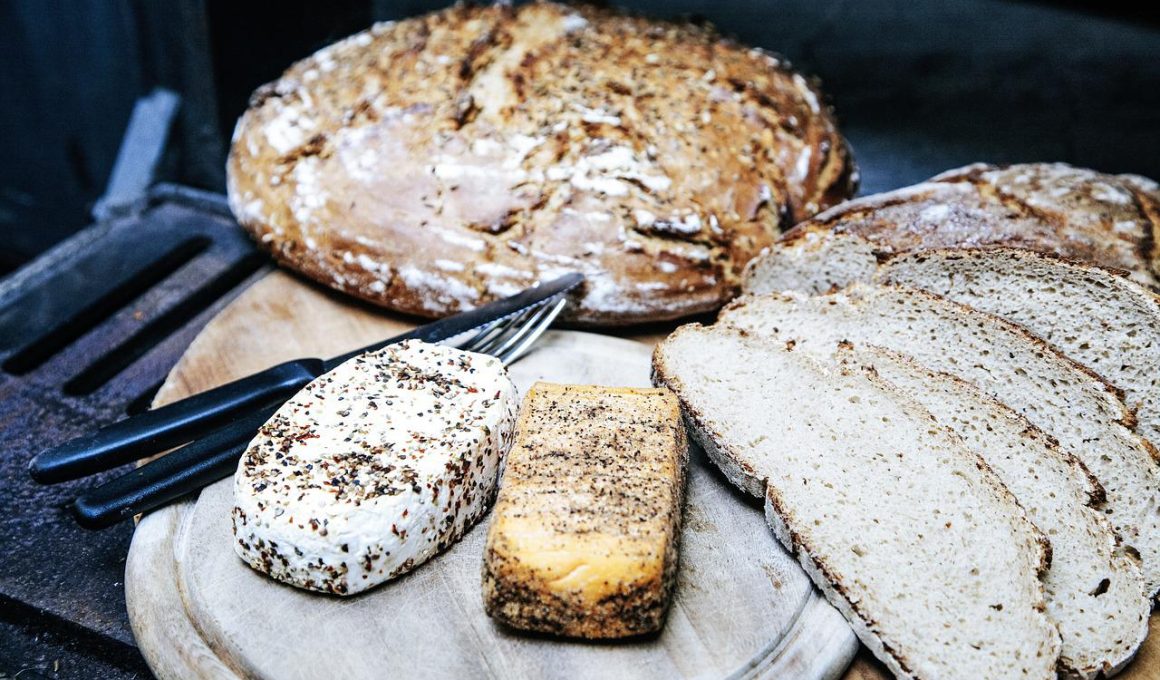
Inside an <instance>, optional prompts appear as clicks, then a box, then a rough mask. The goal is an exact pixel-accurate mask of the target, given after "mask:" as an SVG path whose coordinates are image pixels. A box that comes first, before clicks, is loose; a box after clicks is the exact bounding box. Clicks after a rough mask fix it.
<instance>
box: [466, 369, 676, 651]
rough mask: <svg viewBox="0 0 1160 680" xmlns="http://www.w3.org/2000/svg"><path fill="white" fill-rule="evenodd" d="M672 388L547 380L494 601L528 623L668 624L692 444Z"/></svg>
mask: <svg viewBox="0 0 1160 680" xmlns="http://www.w3.org/2000/svg"><path fill="white" fill-rule="evenodd" d="M685 436H686V435H685V428H684V425H683V424H682V422H681V415H680V406H679V404H678V402H677V399H676V397H675V396H674V395H673V394H672V393H671V392H669V391H668V390H667V389H635V388H608V387H591V386H583V385H553V384H549V383H537V384H536V386H535V387H534V388H533V389H532V391H531V392H530V393H529V394H528V397H527V398H526V400H525V402H524V406H523V408H522V410H521V412H520V418H519V421H518V423H517V425H516V442H515V444H514V445H513V447H512V450H511V452H510V453H509V455H508V460H507V468H506V470H505V472H504V480H503V484H502V485H501V489H500V493H499V498H498V500H497V501H496V508H495V513H494V515H493V519H492V524H491V526H490V527H489V531H488V537H487V543H486V545H485V548H484V560H483V599H484V606H485V609H486V611H487V613H488V615H489V616H491V617H493V618H495V619H496V620H498V621H502V622H503V623H505V624H507V625H510V626H513V627H515V628H519V629H522V630H531V631H538V632H543V633H551V634H555V635H564V636H569V637H582V638H619V637H627V636H632V635H640V634H644V633H649V632H653V631H656V630H659V629H660V628H661V626H662V625H663V623H664V618H665V613H666V611H667V609H668V605H669V600H670V599H671V596H672V592H673V587H674V585H675V583H676V574H677V562H678V559H677V553H678V541H679V538H680V524H681V511H682V507H681V506H682V503H683V498H684V486H685V474H686V473H685V468H686V465H687V463H688V443H687V441H686V438H685Z"/></svg>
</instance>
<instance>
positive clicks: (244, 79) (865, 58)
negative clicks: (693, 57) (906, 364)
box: [0, 0, 1160, 273]
mask: <svg viewBox="0 0 1160 680" xmlns="http://www.w3.org/2000/svg"><path fill="white" fill-rule="evenodd" d="M444 4H446V3H445V2H438V1H430V0H428V1H423V0H401V1H397V2H392V1H389V0H331V1H329V2H303V1H301V0H298V1H285V2H230V1H227V0H171V1H168V2H151V1H148V0H88V1H82V0H74V1H71V2H65V1H64V0H0V144H2V147H0V148H2V149H3V153H2V154H0V273H3V272H5V271H8V270H11V269H13V268H15V267H17V266H19V265H20V264H22V263H24V262H26V261H28V260H29V259H31V258H33V257H35V256H36V255H37V254H38V253H40V252H42V251H43V250H45V249H46V248H48V247H50V246H51V245H52V244H53V243H56V242H57V241H59V240H61V239H63V238H65V237H67V236H68V235H69V234H71V233H73V232H74V231H76V230H78V229H80V228H82V227H83V226H85V224H87V223H88V221H89V219H90V218H89V212H90V210H91V209H92V206H93V203H94V201H95V200H96V199H97V198H98V196H100V195H101V193H102V191H103V189H104V186H105V183H106V181H107V180H108V177H109V173H110V170H111V168H112V166H113V162H114V160H115V158H116V154H117V149H118V146H119V143H120V140H121V136H122V134H123V132H124V129H125V126H126V123H127V122H128V120H129V116H130V113H131V111H132V108H133V104H134V101H135V100H136V99H137V98H138V97H141V96H143V95H145V94H147V93H149V92H150V91H151V90H152V89H153V88H154V87H158V86H161V87H166V88H169V89H172V90H174V91H176V92H178V93H179V94H180V95H181V96H182V98H183V100H182V106H181V109H180V112H179V117H178V121H177V124H176V126H175V128H174V129H173V131H172V134H171V137H170V144H169V147H168V151H167V153H166V155H165V158H164V161H163V163H162V167H161V170H162V173H161V174H162V177H163V178H164V179H168V180H171V181H177V182H182V183H185V184H190V185H193V186H197V187H201V188H205V189H211V190H216V191H220V190H222V186H223V162H224V161H223V159H224V154H225V151H226V146H227V143H228V139H229V136H230V132H231V130H232V127H233V122H234V120H235V119H236V118H237V116H238V114H239V113H240V112H241V111H242V110H243V109H244V107H245V104H246V100H247V98H248V96H249V93H250V92H251V91H252V90H253V89H254V88H255V87H256V86H258V85H260V84H261V83H264V82H266V81H269V80H271V79H273V78H275V77H277V76H278V74H279V73H280V72H281V71H282V70H283V69H284V68H285V67H286V66H287V65H288V64H289V63H290V62H292V61H293V60H295V59H297V58H300V57H302V56H305V55H307V54H309V53H310V52H311V51H313V50H314V49H316V48H318V47H320V46H322V45H324V44H327V43H329V42H332V41H333V40H335V39H337V38H340V37H342V36H345V35H347V34H349V33H352V32H354V31H357V30H359V29H361V28H364V27H366V26H367V25H369V24H370V23H371V22H372V21H374V20H384V19H393V18H398V17H403V16H408V15H412V14H416V13H419V12H423V11H428V10H430V9H433V8H435V7H438V6H441V5H444ZM615 4H621V5H624V6H626V7H629V8H630V9H633V10H637V11H642V12H646V13H650V14H654V15H658V16H664V17H673V16H678V15H698V16H702V17H705V18H708V19H709V20H711V21H712V22H714V23H715V24H717V25H718V26H719V27H720V28H721V30H722V31H723V32H725V33H728V34H732V35H735V36H737V37H738V38H740V39H741V40H742V41H745V42H748V43H751V44H756V45H760V46H762V47H766V48H769V49H771V50H774V51H776V52H780V53H781V54H783V55H785V56H787V57H789V58H790V59H791V60H792V61H793V62H794V63H795V64H796V65H797V66H798V67H799V68H801V69H803V70H805V71H806V72H808V73H810V74H813V75H816V76H818V77H820V78H821V79H822V80H823V85H824V88H825V91H826V92H827V93H828V95H829V96H830V98H831V100H832V102H833V104H834V105H835V107H836V108H837V112H838V115H839V118H840V120H841V122H842V124H843V131H844V132H845V133H846V134H847V136H848V137H849V138H850V140H851V142H852V143H853V146H854V149H855V152H856V153H857V155H858V159H859V161H860V163H861V166H862V169H863V185H862V186H863V193H870V192H875V191H880V190H884V189H889V188H893V187H896V186H900V185H903V184H907V183H911V182H915V181H918V180H921V179H923V178H925V177H928V176H930V175H932V174H934V173H936V172H939V171H941V170H943V169H946V168H949V167H953V166H956V165H961V164H964V163H967V162H971V161H976V160H986V161H995V162H1008V161H1029V160H1062V161H1068V162H1072V163H1076V164H1079V165H1085V166H1089V167H1093V168H1096V169H1099V170H1103V171H1108V172H1135V173H1140V174H1144V175H1148V176H1151V177H1154V178H1160V144H1158V141H1157V140H1158V133H1160V29H1158V24H1157V23H1156V19H1155V18H1154V17H1152V16H1151V15H1150V14H1148V13H1147V10H1146V9H1144V5H1145V4H1144V3H1140V4H1135V3H1130V2H1101V3H1095V2H1083V1H1076V2H1054V3H1053V2H1015V1H1014V0H1005V1H1004V0H930V1H926V2H913V1H911V0H865V1H862V2H857V1H853V0H851V1H843V0H748V1H722V0H718V1H715V2H714V1H712V0H669V1H665V0H623V2H617V3H615Z"/></svg>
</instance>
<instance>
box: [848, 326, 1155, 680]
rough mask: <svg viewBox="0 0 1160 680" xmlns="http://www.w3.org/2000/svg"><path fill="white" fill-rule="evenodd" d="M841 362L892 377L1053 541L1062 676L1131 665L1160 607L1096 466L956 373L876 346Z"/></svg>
mask: <svg viewBox="0 0 1160 680" xmlns="http://www.w3.org/2000/svg"><path fill="white" fill-rule="evenodd" d="M838 359H839V362H840V365H842V366H843V367H845V368H848V369H858V370H862V371H864V372H866V373H867V374H869V375H877V376H879V377H881V378H883V379H885V380H886V381H887V382H889V383H891V384H892V385H894V386H895V387H897V388H898V389H899V390H901V391H902V392H904V393H906V394H907V395H908V396H910V397H912V398H914V400H915V401H917V402H918V403H919V404H921V405H922V406H923V407H925V408H926V409H927V410H929V411H930V412H931V414H932V415H934V417H935V419H936V420H937V422H938V423H939V424H941V425H945V426H948V427H950V428H951V429H952V430H953V431H954V432H955V434H957V435H959V436H960V437H961V438H962V440H963V442H964V443H965V444H966V445H967V448H969V449H971V451H973V452H974V453H976V454H977V455H978V456H979V457H980V458H982V459H983V460H984V461H986V463H987V465H989V466H990V467H991V469H992V470H994V471H995V472H996V474H998V475H999V479H1001V480H1002V481H1003V483H1004V484H1005V485H1006V486H1007V488H1008V489H1010V490H1011V493H1012V494H1014V496H1015V498H1016V499H1017V500H1018V501H1019V503H1020V505H1022V506H1023V507H1024V508H1025V509H1026V510H1027V515H1028V516H1029V517H1030V518H1031V521H1032V522H1034V523H1035V525H1036V526H1037V527H1039V528H1040V529H1041V530H1042V531H1043V533H1045V534H1046V535H1047V537H1048V540H1049V541H1050V542H1051V568H1050V569H1048V571H1047V574H1046V576H1045V578H1044V585H1045V587H1046V589H1047V615H1048V617H1049V618H1051V620H1052V621H1054V622H1055V623H1056V625H1057V626H1058V627H1059V632H1060V636H1061V639H1062V643H1063V644H1062V647H1061V648H1060V659H1059V662H1060V671H1062V672H1064V673H1066V674H1067V675H1068V676H1071V677H1079V678H1096V677H1100V676H1101V674H1102V676H1107V675H1111V674H1112V673H1115V672H1116V671H1118V670H1119V669H1121V668H1123V666H1124V665H1125V664H1126V663H1128V661H1130V660H1131V659H1132V657H1133V656H1135V654H1136V650H1137V649H1139V647H1140V644H1141V643H1143V641H1144V638H1145V636H1147V634H1148V614H1149V612H1150V611H1151V609H1152V606H1151V602H1150V601H1149V598H1148V597H1147V596H1146V595H1145V594H1144V577H1143V575H1142V573H1141V571H1140V562H1139V559H1138V558H1136V557H1135V556H1134V555H1131V554H1129V553H1127V552H1125V551H1117V550H1116V545H1117V543H1118V539H1117V538H1116V535H1115V532H1114V531H1113V530H1112V526H1111V524H1109V523H1108V521H1107V519H1106V518H1105V517H1104V516H1103V513H1101V512H1100V511H1099V510H1098V509H1096V507H1095V506H1096V505H1097V504H1100V503H1102V502H1103V489H1102V488H1101V487H1100V486H1099V484H1098V483H1097V482H1096V481H1095V479H1094V478H1093V477H1092V476H1091V473H1090V472H1088V470H1087V468H1086V467H1084V465H1083V464H1082V463H1080V462H1079V461H1078V460H1077V459H1076V458H1075V457H1073V456H1071V455H1070V454H1068V453H1066V452H1065V451H1063V450H1061V449H1060V448H1059V447H1058V446H1057V445H1056V443H1055V442H1054V441H1053V440H1052V439H1051V438H1050V437H1049V436H1047V435H1046V434H1044V433H1043V431H1042V430H1040V429H1039V428H1037V427H1035V426H1034V425H1032V424H1031V422H1030V421H1028V420H1027V419H1026V418H1024V417H1023V416H1021V415H1019V414H1018V413H1015V412H1014V411H1013V410H1011V409H1010V408H1009V407H1007V406H1005V405H1003V404H1001V403H999V402H998V401H996V400H995V399H994V398H993V397H989V396H987V395H986V394H984V393H983V392H982V391H980V390H979V389H978V388H977V387H975V386H974V385H972V384H970V383H968V382H965V381H963V380H961V379H959V378H956V377H954V376H952V375H950V374H948V373H939V372H936V371H932V370H930V369H927V368H923V367H922V366H921V365H919V364H918V363H917V362H915V361H914V360H913V359H911V358H909V357H906V356H904V355H901V354H898V353H896V352H891V351H889V350H884V349H882V348H879V347H874V346H861V347H858V348H855V347H853V346H852V345H844V346H843V347H842V349H840V350H839V352H838Z"/></svg>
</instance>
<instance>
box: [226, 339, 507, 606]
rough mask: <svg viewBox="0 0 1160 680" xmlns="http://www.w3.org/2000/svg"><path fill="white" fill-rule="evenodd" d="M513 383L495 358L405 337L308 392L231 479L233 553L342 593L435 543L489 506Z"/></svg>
mask: <svg viewBox="0 0 1160 680" xmlns="http://www.w3.org/2000/svg"><path fill="white" fill-rule="evenodd" d="M517 403H518V400H517V397H516V390H515V386H514V385H513V384H512V382H511V380H510V379H509V378H508V376H507V372H506V371H505V370H504V368H503V365H502V364H501V363H500V362H499V361H498V360H497V359H495V358H492V357H488V356H484V355H480V354H473V353H470V352H463V351H460V350H457V349H452V348H447V347H442V346H438V345H429V344H426V343H422V342H418V341H407V342H403V343H400V344H397V345H392V346H389V347H387V348H385V349H383V350H380V351H378V352H372V353H368V354H363V355H361V356H358V357H356V358H354V359H351V360H350V361H347V362H346V363H344V364H342V365H341V366H339V367H338V368H336V369H335V370H333V371H331V372H330V373H327V374H326V375H323V376H322V377H320V378H318V379H316V380H314V381H313V382H311V383H310V384H309V385H307V386H306V387H305V388H304V389H303V390H302V391H301V392H299V393H298V394H297V395H295V397H294V398H293V399H291V400H290V401H288V402H286V404H284V405H283V406H282V407H281V408H280V409H278V411H277V413H275V414H274V416H273V417H272V418H271V419H270V420H269V421H268V422H267V423H266V424H265V425H264V426H263V427H262V429H261V430H260V431H259V432H258V434H257V436H256V437H255V438H254V440H253V441H252V442H250V445H249V447H248V449H247V450H246V452H245V454H244V455H243V456H242V460H241V463H240V464H239V466H238V470H237V473H236V474H235V476H234V503H235V507H234V510H233V525H234V535H235V537H236V542H235V550H236V551H237V553H238V555H239V556H240V557H241V558H242V559H243V560H245V561H246V562H247V563H248V564H249V565H250V566H251V567H253V568H254V569H257V570H258V571H261V572H263V573H266V574H268V575H269V576H271V577H273V578H275V579H277V580H279V581H283V582H286V583H289V584H291V585H294V586H298V587H300V588H307V589H310V590H318V591H322V592H327V593H334V594H338V595H350V594H353V593H357V592H360V591H363V590H366V589H368V588H371V587H373V586H375V585H378V584H379V583H382V582H383V581H387V580H389V579H392V578H394V577H396V576H399V575H401V574H403V573H406V572H407V571H410V570H411V569H413V568H414V567H416V566H418V565H419V564H422V563H423V562H425V561H426V560H428V559H430V558H431V557H432V556H434V555H435V554H437V553H438V552H440V551H441V550H443V549H444V548H446V547H447V546H448V545H450V544H452V543H454V542H455V541H457V540H459V538H460V537H461V536H462V535H463V534H464V532H466V531H467V529H468V528H470V527H471V526H472V525H473V524H474V523H475V522H476V520H478V519H479V517H480V516H482V515H483V513H484V512H485V511H486V509H487V508H488V506H489V505H490V504H491V501H492V499H493V498H494V497H495V489H496V482H497V479H498V476H499V471H500V469H501V466H502V459H503V456H504V454H505V453H506V451H507V448H508V446H509V445H510V443H511V439H512V435H513V428H514V424H515V411H516V405H517Z"/></svg>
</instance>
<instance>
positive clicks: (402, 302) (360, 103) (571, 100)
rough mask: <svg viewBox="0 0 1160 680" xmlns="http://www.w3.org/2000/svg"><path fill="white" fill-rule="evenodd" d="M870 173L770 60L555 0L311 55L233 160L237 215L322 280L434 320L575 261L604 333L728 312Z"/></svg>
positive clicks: (263, 105)
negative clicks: (758, 273)
mask: <svg viewBox="0 0 1160 680" xmlns="http://www.w3.org/2000/svg"><path fill="white" fill-rule="evenodd" d="M855 182H856V171H855V169H854V165H853V161H852V160H851V158H850V154H849V151H848V149H847V146H846V143H845V142H844V140H843V139H842V137H841V136H840V135H839V134H838V132H837V129H836V127H835V123H834V118H833V116H832V114H831V113H830V111H829V109H828V108H827V107H826V106H825V104H824V103H823V99H822V97H821V95H820V93H819V92H818V91H817V89H816V88H815V86H814V85H813V84H812V83H810V82H809V81H808V80H807V79H805V78H804V77H802V76H801V75H799V74H797V73H795V72H794V71H792V70H791V69H790V67H789V65H788V64H786V63H785V62H784V61H783V60H781V59H779V58H778V57H775V56H773V55H770V54H768V53H766V52H764V51H762V50H758V49H750V48H747V47H744V46H741V45H738V44H736V43H734V42H732V41H730V40H727V39H725V38H722V37H721V36H720V35H719V34H717V33H716V32H715V31H714V30H713V29H712V28H711V27H708V26H703V25H692V24H684V23H666V22H659V21H651V20H647V19H643V18H639V17H632V16H627V15H623V14H620V13H617V12H614V11H612V10H607V9H601V8H596V7H592V6H576V7H571V6H564V5H559V4H553V3H548V2H536V3H530V4H525V5H520V6H518V7H511V6H507V5H503V4H495V5H487V6H469V5H457V6H455V7H452V8H449V9H446V10H443V11H440V12H436V13H433V14H428V15H425V16H421V17H416V18H413V19H408V20H405V21H400V22H397V23H389V24H378V25H376V26H374V27H373V28H372V29H370V30H368V31H365V32H363V33H359V34H357V35H355V36H352V37H350V38H348V39H346V40H343V41H341V42H339V43H336V44H334V45H331V46H329V47H327V48H324V49H322V50H320V51H318V52H317V53H315V54H314V55H312V56H310V57H308V58H306V59H304V60H302V61H300V62H298V63H297V64H294V65H293V66H291V67H290V68H289V69H288V70H287V71H286V72H285V73H284V74H283V76H282V77H281V78H280V79H279V80H277V81H275V82H273V83H270V84H269V85H266V86H264V87H262V88H260V89H259V90H258V91H257V92H256V93H255V94H254V96H253V99H252V101H251V106H250V109H249V110H248V111H247V112H246V113H245V115H243V116H242V118H241V120H240V121H239V123H238V126H237V129H236V131H235V134H234V140H233V146H232V149H231V153H230V159H229V164H228V189H229V198H230V205H231V206H232V208H233V210H234V213H235V215H236V216H237V218H238V220H239V221H240V222H241V224H242V225H243V226H244V227H246V228H247V229H248V230H249V231H250V232H251V233H252V234H253V235H254V236H255V237H256V238H257V239H258V241H259V243H260V244H261V245H262V246H263V247H264V248H266V249H268V250H269V251H270V252H272V253H273V254H274V256H275V257H276V258H277V259H278V260H279V261H281V262H282V263H284V264H287V265H288V266H290V267H293V268H295V269H298V270H299V271H301V272H303V273H305V274H306V275H308V276H310V277H312V278H315V279H317V280H319V281H321V282H323V283H326V284H327V285H330V286H333V287H335V288H338V289H340V290H343V291H346V292H348V293H352V294H354V295H357V296H359V297H362V298H365V299H368V300H371V301H373V302H376V303H378V304H382V305H385V306H387V307H390V308H392V309H396V310H400V311H404V312H409V313H415V314H421V315H424V316H440V315H444V314H448V313H452V312H456V311H459V310H463V309H466V308H471V307H475V306H477V305H479V304H482V303H485V302H487V301H489V300H492V299H495V298H497V297H502V296H505V295H509V294H511V293H513V292H515V291H517V290H519V289H522V288H524V287H527V286H529V285H531V284H533V283H535V282H537V281H542V280H547V279H550V278H553V277H555V276H558V275H559V274H560V273H561V272H564V271H582V272H584V273H585V274H586V275H587V277H588V280H589V286H588V288H587V290H586V291H585V292H584V293H583V295H582V296H581V298H580V299H579V301H578V305H577V306H576V307H575V308H574V309H573V310H572V311H571V312H569V313H571V314H572V317H573V320H574V321H577V322H582V323H589V324H623V323H632V322H639V321H647V320H658V319H667V318H676V317H680V316H684V315H688V314H692V313H697V312H703V311H707V310H710V309H714V308H716V307H717V306H719V305H720V304H721V303H722V302H724V301H725V300H727V299H729V298H730V297H732V295H734V294H735V293H736V289H737V287H738V285H739V281H740V273H741V269H742V267H744V265H745V263H746V262H747V261H748V260H749V259H750V258H752V257H753V256H755V255H756V254H757V253H758V252H760V251H761V249H762V248H764V247H765V246H768V245H769V244H770V243H771V242H772V241H773V240H774V238H776V236H777V235H778V234H779V232H780V229H781V228H788V227H789V226H790V225H792V224H793V223H795V222H797V221H799V220H801V219H805V218H807V217H809V216H811V215H813V214H815V213H817V212H818V211H820V210H823V209H825V208H827V207H829V206H831V205H833V204H835V203H837V202H839V201H841V200H843V199H845V198H847V197H848V196H850V195H851V194H852V193H853V190H854V187H855ZM449 263H450V266H448V265H449Z"/></svg>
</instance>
